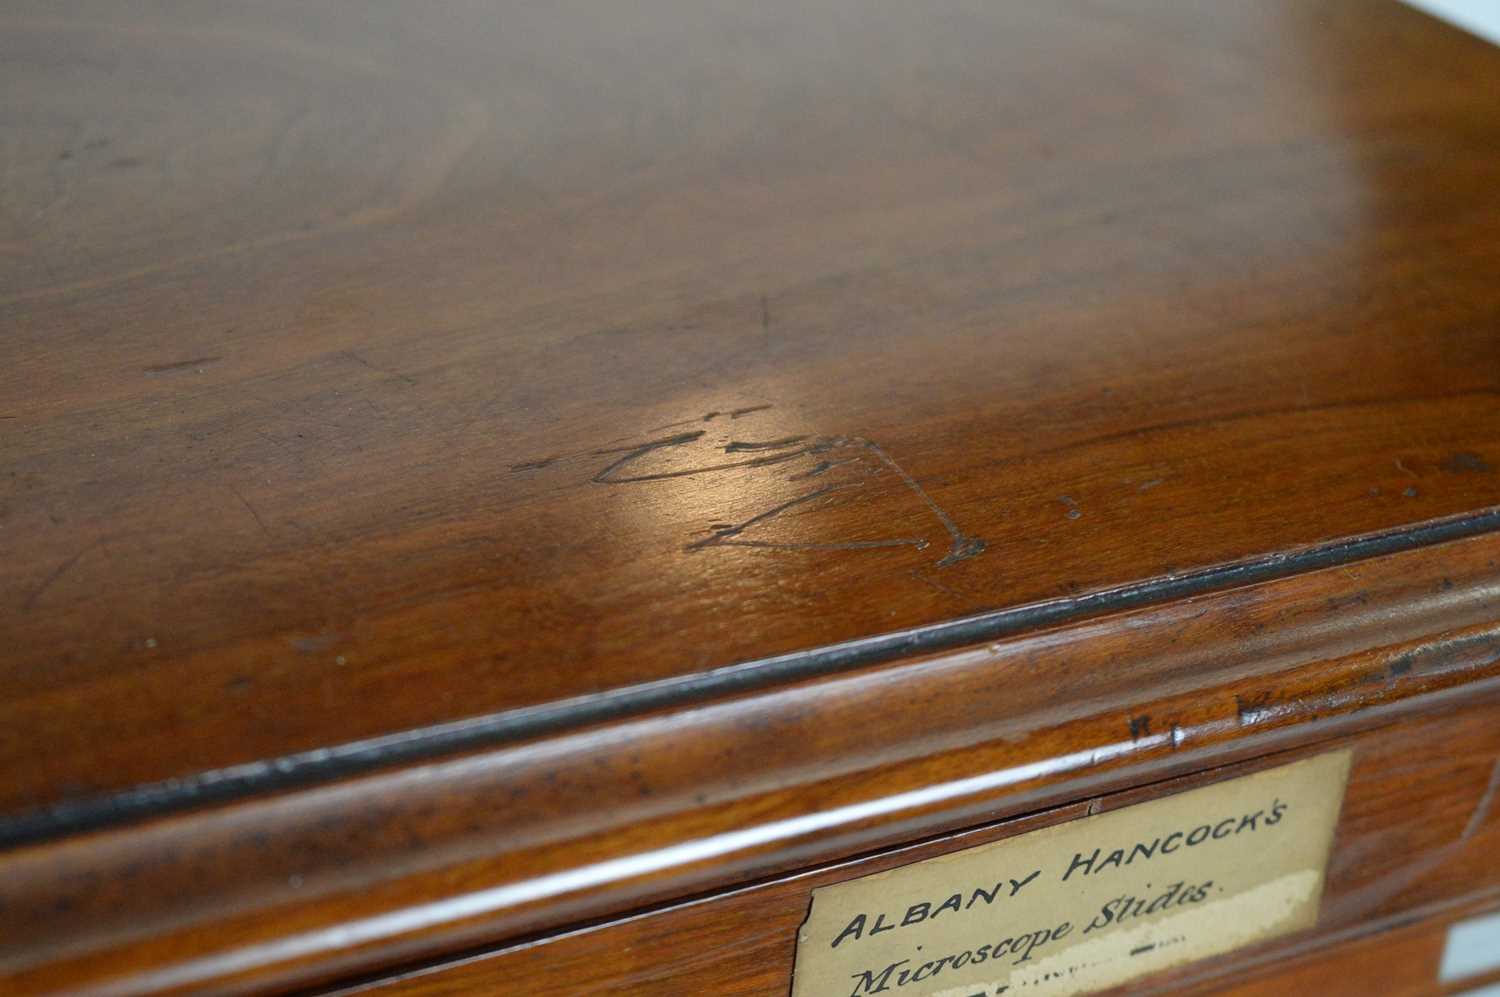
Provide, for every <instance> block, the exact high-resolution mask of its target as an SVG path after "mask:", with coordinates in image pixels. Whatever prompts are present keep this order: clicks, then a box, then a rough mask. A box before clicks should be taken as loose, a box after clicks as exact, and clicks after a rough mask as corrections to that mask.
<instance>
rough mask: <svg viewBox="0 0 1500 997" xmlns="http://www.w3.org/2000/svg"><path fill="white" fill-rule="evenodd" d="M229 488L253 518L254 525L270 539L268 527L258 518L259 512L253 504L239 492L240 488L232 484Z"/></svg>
mask: <svg viewBox="0 0 1500 997" xmlns="http://www.w3.org/2000/svg"><path fill="white" fill-rule="evenodd" d="M229 490H230V491H231V492H234V497H235V498H237V499H239V500H240V505H242V506H244V507H245V511H246V512H248V513H249V514H250V518H251V519H253V520H255V525H256V526H259V527H260V532H261V533H263V534H265V536H266V538H267V539H270V538H271V530H270V528H269V527H267V526H266V521H265V520H264V519H261V518H260V513H258V512H256V511H255V506H253V505H251V504H250V500H249V499H247V498H245V496H244V495H242V494H240V490H239V489H238V488H236V487H234V486H233V485H230V486H229Z"/></svg>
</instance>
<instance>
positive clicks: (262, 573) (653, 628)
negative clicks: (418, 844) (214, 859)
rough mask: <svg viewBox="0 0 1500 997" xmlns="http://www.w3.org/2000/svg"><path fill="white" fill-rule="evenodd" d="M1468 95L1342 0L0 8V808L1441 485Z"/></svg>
mask: <svg viewBox="0 0 1500 997" xmlns="http://www.w3.org/2000/svg"><path fill="white" fill-rule="evenodd" d="M1496 94H1500V51H1497V50H1495V49H1493V48H1491V47H1490V46H1488V45H1486V44H1485V43H1483V42H1480V41H1478V40H1476V39H1473V38H1471V37H1469V36H1467V35H1464V34H1462V33H1461V32H1459V31H1457V30H1455V29H1452V28H1449V27H1446V26H1444V25H1442V24H1440V23H1439V22H1437V21H1434V20H1432V19H1430V18H1428V17H1427V16H1425V15H1423V14H1420V13H1417V12H1415V11H1412V10H1410V9H1407V8H1404V7H1401V6H1398V5H1396V4H1394V3H1383V4H1368V3H1365V2H1362V0H1361V2H1354V0H1345V2H1323V0H1318V2H1312V0H1307V2H1301V0H1283V2H1274V3H1262V2H1244V3H1232V4H1213V5H1203V4H1198V5H1193V4H1180V3H1171V2H1158V3H1139V2H1131V3H1087V4H1085V3H1081V2H1080V3H1057V4H1045V5H1043V4H1019V3H1016V4H994V3H970V2H963V0H942V2H938V3H929V4H920V5H913V4H909V3H894V2H893V3H854V2H851V0H817V2H807V0H797V2H791V0H786V2H782V0H777V2H772V3H755V4H744V3H728V2H722V3H721V2H703V0H692V2H686V0H683V2H677V0H651V2H642V3H632V4H607V3H591V4H584V3H554V4H523V3H507V4H501V5H495V4H486V3H472V4H470V3H461V2H452V3H444V4H441V5H430V4H424V5H412V4H394V3H393V4H386V5H369V4H364V3H332V4H318V5H306V4H297V3H285V4H262V5H256V6H255V7H253V8H251V7H240V6H238V5H235V4H229V3H221V2H220V3H211V4H188V5H180V6H176V5H163V6H161V7H158V8H153V9H152V10H150V11H146V12H141V11H138V10H135V9H132V11H131V12H130V13H129V14H126V13H124V12H122V11H121V10H120V9H119V8H118V7H117V6H115V5H112V4H108V3H85V2H80V3H74V4H68V5H64V6H62V7H59V6H58V5H56V4H54V3H29V2H24V0H23V2H16V3H10V4H7V6H6V12H5V13H4V14H3V15H0V121H3V123H4V127H3V128H0V152H3V156H4V161H3V168H0V323H3V324H0V343H3V348H4V360H5V362H4V364H3V366H0V470H3V478H0V529H3V534H0V536H3V550H4V555H3V557H0V688H3V696H0V771H3V773H4V778H3V779H0V813H3V814H7V815H9V816H8V818H7V820H9V821H11V824H10V826H11V828H12V830H14V829H16V828H20V827H23V825H24V826H31V827H44V826H50V827H53V829H62V828H64V827H66V826H69V822H70V821H71V822H72V823H73V824H74V825H78V824H79V823H80V822H81V823H84V824H86V823H88V822H89V821H91V820H98V819H102V818H104V817H107V816H108V815H109V814H110V813H125V812H128V811H129V810H130V808H131V807H132V806H138V807H143V808H149V807H150V806H153V805H156V804H158V803H161V804H163V805H165V804H170V802H171V801H172V800H179V801H180V800H183V799H188V798H190V797H192V796H193V794H199V795H200V796H201V795H205V794H206V795H207V796H208V797H210V798H212V797H213V794H214V793H216V792H220V791H222V792H230V791H239V790H246V791H249V790H252V789H254V788H255V787H256V786H263V787H264V786H274V785H280V784H284V783H286V782H294V781H296V780H297V779H302V778H319V777H321V776H323V775H327V774H330V773H336V772H337V771H341V770H340V769H339V766H340V765H343V766H346V767H349V768H350V769H351V770H352V769H357V768H359V767H360V766H362V765H368V764H378V763H380V762H381V760H382V759H389V758H400V757H415V756H416V755H418V754H420V753H421V752H422V751H428V750H440V749H446V748H453V747H460V746H462V745H464V744H468V743H479V742H480V741H483V740H484V739H495V738H504V737H517V736H524V735H525V734H526V733H527V732H529V731H537V730H541V729H544V728H546V727H547V726H548V725H553V726H554V727H555V726H556V725H567V724H573V723H584V722H587V721H589V720H590V719H591V718H597V717H600V716H604V715H607V714H609V713H610V711H617V712H618V711H630V710H643V709H650V708H656V707H662V706H667V705H674V704H676V705H682V704H688V703H691V702H694V701H697V700H699V699H701V698H702V697H704V696H708V695H712V694H716V693H722V692H726V691H733V690H735V689H738V688H744V687H746V686H747V685H748V684H753V683H757V682H771V681H786V680H791V679H793V678H796V677H798V676H800V675H804V674H810V673H812V672H815V671H818V670H829V669H835V668H842V667H849V666H851V665H854V664H858V663H860V662H862V661H871V660H875V659H876V658H878V657H880V656H881V655H888V654H892V653H897V652H900V651H902V650H904V649H918V648H921V647H926V646H934V645H935V644H936V643H938V642H941V641H943V640H953V639H959V638H963V639H970V638H974V637H976V636H982V635H983V634H985V633H988V632H1000V631H1002V630H1004V629H1005V628H1012V629H1014V628H1023V627H1029V626H1041V625H1044V624H1045V623H1047V622H1048V621H1049V620H1053V619H1060V618H1062V617H1063V616H1066V615H1067V614H1070V613H1071V614H1077V613H1084V612H1103V611H1107V610H1109V609H1111V608H1117V607H1124V606H1127V605H1130V604H1132V600H1135V601H1137V602H1138V601H1140V600H1145V599H1156V598H1170V597H1172V596H1173V594H1174V593H1177V594H1180V593H1183V592H1186V591H1189V590H1190V589H1191V587H1192V586H1194V585H1201V586H1206V585H1215V584H1231V583H1233V582H1234V581H1235V580H1237V579H1239V578H1242V577H1250V576H1251V575H1254V574H1255V573H1256V572H1259V573H1261V574H1264V573H1267V572H1275V571H1292V570H1298V568H1299V566H1301V565H1303V564H1304V563H1305V564H1313V563H1318V564H1327V563H1335V562H1337V561H1338V559H1339V558H1350V557H1356V556H1360V554H1361V553H1363V552H1366V551H1370V550H1375V549H1377V548H1378V549H1386V548H1398V547H1400V546H1402V545H1411V544H1417V543H1422V542H1425V541H1427V540H1431V539H1434V538H1438V537H1441V536H1449V535H1457V534H1458V533H1462V532H1464V531H1470V532H1472V531H1475V530H1482V529H1489V528H1493V527H1494V526H1495V525H1496V524H1495V522H1494V519H1493V516H1492V514H1491V513H1489V512H1487V511H1486V510H1487V509H1488V507H1490V506H1491V505H1493V504H1495V503H1496V501H1497V496H1500V484H1497V477H1496V468H1500V394H1497V391H1500V335H1497V331H1500V326H1497V323H1500V104H1497V102H1496V99H1495V98H1496ZM1454 517H1456V518H1454ZM1433 522H1438V525H1437V526H1436V527H1433V526H1431V525H1430V524H1432V523H1433ZM1422 524H1429V525H1426V526H1424V525H1422ZM1349 538H1364V539H1363V540H1360V541H1359V542H1357V543H1355V544H1353V545H1348V544H1342V545H1341V541H1345V540H1348V539H1349ZM1299 559H1302V560H1299ZM1236 572H1241V574H1236ZM1245 573H1248V574H1245ZM953 621H962V622H960V623H958V624H956V625H949V624H953ZM945 625H948V626H945ZM861 641H863V643H861ZM850 642H853V643H850ZM730 666H737V667H730ZM1018 681H1020V679H1018ZM372 739H373V740H372ZM320 749H327V750H321V751H320ZM403 752H405V753H406V754H405V755H403ZM276 760H279V761H276ZM278 780H281V781H280V782H278ZM141 787H145V788H144V789H143V788H141ZM223 787H228V788H227V789H224V788H223ZM111 794H113V795H111ZM48 808H50V809H48ZM39 814H40V815H41V816H40V817H39V816H38V815H39ZM38 820H40V821H42V823H41V824H37V823H36V821H38ZM27 821H31V822H32V823H31V824H26V822H27ZM48 821H50V822H51V824H50V825H49V824H47V822H48ZM17 822H19V823H17Z"/></svg>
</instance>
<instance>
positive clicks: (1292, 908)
mask: <svg viewBox="0 0 1500 997" xmlns="http://www.w3.org/2000/svg"><path fill="white" fill-rule="evenodd" d="M1348 775H1349V753H1348V752H1347V751H1341V752H1336V753H1333V754H1327V755H1320V756H1318V757H1316V758H1309V759H1306V760H1304V761H1300V762H1295V763H1293V764H1291V765H1286V766H1283V767H1281V768H1276V769H1270V770H1268V771H1265V772H1257V773H1256V774H1254V775H1249V776H1244V777H1242V778H1239V779H1233V780H1230V781H1228V782H1221V783H1218V784H1215V785H1212V786H1206V787H1204V788H1202V789H1195V790H1192V791H1190V792H1186V793H1181V794H1179V795H1176V796H1169V797H1166V798H1164V799H1160V800H1152V801H1151V802H1149V803H1142V804H1139V805H1137V806H1133V807H1127V808H1125V809H1123V810H1118V811H1115V812H1113V813H1106V814H1100V815H1098V816H1095V817H1085V818H1082V819H1080V820H1075V821H1071V822H1069V823H1067V824H1061V825H1058V826H1056V827H1049V828H1045V829H1043V830H1040V831H1033V832H1031V833H1029V834H1023V835H1020V836H1018V837H1015V838H1010V839H1007V840H1005V841H996V842H993V843H991V844H988V845H980V846H978V847H975V848H970V849H966V850H965V851H961V852H955V853H953V854H951V855H944V856H941V857H939V858H934V859H928V860H926V861H923V862H917V863H914V864H913V865H909V866H905V867H903V868H900V869H892V870H890V871H889V872H882V873H878V874H876V875H873V876H866V877H864V878H863V879H855V880H851V881H849V882H847V883H838V884H836V885H833V886H825V887H822V888H821V889H817V890H814V891H813V901H812V909H811V911H810V912H809V914H808V917H807V920H806V922H804V923H803V925H802V929H801V931H800V932H799V934H798V936H797V964H796V976H795V978H794V982H793V986H792V994H793V997H864V995H866V994H888V995H890V997H997V995H999V994H1004V995H1006V997H1012V995H1014V997H1032V995H1046V997H1063V995H1066V994H1086V993H1092V992H1094V991H1096V990H1102V989H1105V988H1107V987H1112V986H1118V985H1119V984H1121V983H1124V982H1126V981H1128V980H1132V979H1134V978H1136V977H1138V976H1142V975H1145V974H1146V973H1153V972H1156V971H1157V970H1162V969H1166V968H1168V967H1170V966H1176V965H1179V964H1181V963H1185V962H1191V961H1193V960H1196V959H1203V958H1206V957H1207V956H1211V955H1216V954H1218V953H1220V952H1227V951H1229V950H1230V949H1234V948H1238V947H1240V946H1242V945H1249V944H1250V943H1252V942H1257V941H1261V940H1263V939H1266V938H1271V937H1274V936H1276V935H1281V934H1285V933H1287V932H1291V931H1296V930H1298V929H1301V928H1308V927H1311V926H1313V925H1314V924H1315V923H1316V922H1317V919H1318V901H1319V898H1320V896H1321V894H1322V890H1323V870H1324V866H1325V865H1326V864H1327V861H1328V851H1329V847H1330V845H1331V844H1332V841H1333V830H1334V825H1335V824H1336V823H1337V822H1338V815H1339V808H1340V806H1341V805H1342V803H1343V797H1344V783H1345V782H1346V780H1347V779H1348Z"/></svg>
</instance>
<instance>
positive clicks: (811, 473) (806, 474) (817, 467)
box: [786, 457, 860, 481]
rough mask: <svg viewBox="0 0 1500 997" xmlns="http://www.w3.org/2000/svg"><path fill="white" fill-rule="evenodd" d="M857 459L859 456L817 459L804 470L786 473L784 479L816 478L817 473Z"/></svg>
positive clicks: (823, 472)
mask: <svg viewBox="0 0 1500 997" xmlns="http://www.w3.org/2000/svg"><path fill="white" fill-rule="evenodd" d="M859 460H860V458H858V457H845V458H843V459H842V460H820V461H818V463H816V464H814V465H813V466H812V467H811V468H809V469H808V470H806V471H800V472H798V473H797V474H789V475H787V479H786V480H788V481H802V480H803V479H805V478H816V477H817V476H818V475H820V474H826V473H827V472H829V471H831V470H833V469H834V468H836V467H842V466H843V465H844V464H853V463H856V462H858V461H859Z"/></svg>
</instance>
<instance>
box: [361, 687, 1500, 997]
mask: <svg viewBox="0 0 1500 997" xmlns="http://www.w3.org/2000/svg"><path fill="white" fill-rule="evenodd" d="M1497 720H1500V704H1497V703H1496V702H1494V701H1491V702H1490V703H1489V704H1488V705H1485V706H1483V707H1477V708H1470V709H1467V710H1463V711H1460V712H1456V713H1455V712H1447V713H1440V714H1437V715H1433V716H1428V717H1424V718H1422V719H1421V720H1420V721H1416V722H1406V723H1403V724H1401V725H1400V726H1399V727H1393V728H1385V729H1382V730H1376V731H1371V732H1368V733H1366V734H1362V735H1359V736H1357V737H1353V738H1345V739H1339V740H1335V741H1330V742H1325V743H1324V744H1322V745H1319V746H1318V748H1317V749H1316V750H1332V749H1333V748H1337V747H1353V748H1354V750H1355V756H1354V758H1355V761H1354V768H1353V770H1352V772H1351V774H1350V782H1349V787H1348V790H1347V795H1346V797H1345V803H1344V813H1343V816H1342V818H1341V820H1340V823H1339V830H1338V833H1337V836H1336V839H1335V843H1334V849H1333V853H1332V859H1331V861H1330V865H1329V868H1328V878H1327V881H1326V885H1325V887H1324V899H1323V909H1322V915H1321V918H1320V921H1319V924H1318V926H1317V928H1315V929H1313V930H1311V931H1305V932H1301V933H1299V934H1296V935H1292V936H1288V937H1285V938H1281V939H1276V940H1273V941H1269V942H1263V943H1260V944H1259V945H1256V946H1253V947H1251V948H1247V949H1241V950H1239V951H1236V952H1231V953H1226V954H1224V955H1222V956H1218V957H1214V958H1211V959H1207V960H1204V961H1201V962H1198V963H1194V964H1191V965H1189V966H1187V967H1184V968H1182V969H1178V970H1171V971H1167V972H1165V973H1159V974H1156V975H1154V976H1152V977H1148V978H1146V979H1143V980H1138V981H1135V982H1133V983H1131V984H1129V985H1127V986H1124V987H1120V988H1113V989H1110V990H1108V991H1105V992H1107V993H1109V994H1111V995H1123V994H1131V995H1136V994H1205V995H1206V994H1220V993H1223V994H1246V995H1249V994H1260V993H1264V994H1273V993H1279V994H1292V995H1298V997H1301V995H1308V994H1319V993H1321V994H1327V995H1329V997H1365V995H1372V994H1381V995H1386V994H1412V995H1416V994H1425V995H1436V994H1440V993H1443V992H1445V991H1444V988H1443V987H1442V986H1440V985H1439V983H1438V978H1437V962H1438V955H1439V953H1440V952H1441V934H1440V929H1439V928H1438V926H1439V925H1445V922H1446V921H1447V920H1448V919H1449V918H1450V917H1452V916H1453V912H1455V911H1467V912H1472V911H1473V910H1474V909H1476V908H1481V909H1482V908H1485V907H1493V906H1495V905H1496V904H1500V867H1497V865H1496V863H1495V862H1494V854H1495V849H1496V847H1497V846H1500V819H1497V816H1496V813H1495V797H1496V793H1495V784H1496V783H1497V781H1500V777H1497V775H1500V737H1497V726H1496V721H1497ZM1303 753H1305V752H1303ZM1278 760H1279V761H1285V760H1286V758H1285V757H1281V758H1273V759H1267V760H1263V761H1262V762H1260V763H1258V765H1259V766H1262V767H1263V766H1264V765H1267V764H1270V763H1272V762H1274V761H1278ZM1241 771H1242V770H1241V769H1239V768H1231V769H1227V770H1218V771H1214V772H1210V773H1202V774H1199V775H1197V776H1194V777H1192V778H1189V779H1185V780H1177V781H1173V782H1168V783H1164V784H1161V785H1157V786H1153V787H1151V788H1150V789H1148V790H1137V791H1130V792H1125V793H1120V794H1115V795H1110V796H1103V797H1099V798H1096V799H1094V800H1091V801H1088V802H1087V803H1080V804H1075V805H1074V806H1072V807H1068V808H1063V809H1062V810H1060V811H1054V812H1049V813H1047V814H1045V815H1041V816H1039V817H1036V818H1032V819H1028V820H1021V821H1015V822H1010V823H1007V824H1005V825H1001V826H999V827H996V828H993V829H988V830H983V831H977V832H971V833H968V834H964V835H958V836H954V837H945V838H944V839H942V840H940V841H935V842H931V843H926V844H923V845H920V846H916V847H912V848H907V849H901V850H898V851H896V852H894V853H891V854H886V855H882V856H880V857H877V858H872V859H867V860H862V861H856V862H851V863H847V864H842V865H839V866H837V867H834V868H830V869H826V870H819V871H816V872H812V873H809V874H806V875H802V876H797V877H792V878H788V879H784V880H778V881H776V882H772V883H768V884H764V885H758V886H755V887H751V888H749V889H745V890H741V891H737V892H734V893H731V894H729V895H726V896H723V897H717V898H712V899H709V900H705V901H701V902H694V903H687V904H682V905H678V906H673V907H670V908H668V909H664V910H660V911H656V912H652V913H649V914H645V915H642V916H640V917H637V918H632V919H629V920H625V921H621V922H617V923H613V924H609V925H605V926H602V927H598V928H591V929H584V930H581V931H577V932H572V933H568V934H566V935H562V936H560V937H557V938H555V939H551V940H546V941H540V942H536V943H531V944H524V945H519V946H516V947H514V948H511V949H508V950H506V951H502V952H498V953H495V954H493V955H488V956H475V957H472V958H470V959H467V960H464V961H462V962H460V963H458V964H456V965H454V966H451V967H446V968H437V969H434V970H432V971H428V972H414V973H411V974H408V975H400V976H395V977H393V978H391V979H389V980H387V981H384V982H382V983H378V984H373V985H370V986H368V987H363V986H361V987H355V988H351V991H345V992H359V993H372V994H379V995H382V997H383V995H387V994H389V995H392V997H395V995H398V994H399V995H403V997H404V995H411V997H440V995H458V994H505V993H512V992H524V993H526V994H530V995H536V997H571V995H576V994H580V993H594V992H599V993H611V994H621V995H626V994H628V995H632V997H635V995H639V997H696V995H700V994H714V995H725V997H728V995H735V997H780V995H784V994H786V993H788V992H790V988H791V972H792V964H793V952H794V946H795V944H796V936H797V930H798V927H799V926H800V925H801V923H802V921H803V919H804V918H805V917H806V916H807V910H808V905H809V902H810V891H811V890H812V889H814V888H816V887H819V886H825V885H828V884H830V883H835V882H840V881H843V880H847V879H853V878H857V877H859V876H863V875H868V874H870V873H873V872H879V871H882V870H885V869H890V868H895V867H897V866H899V865H902V864H905V863H908V862H912V861H916V860H920V859H923V858H930V857H932V856H935V855H939V854H945V853H948V852H951V851H953V850H955V849H958V848H963V847H969V846H973V845H976V844H980V843H983V842H985V841H990V840H995V839H997V838H1002V837H1008V836H1011V835H1014V834H1019V833H1024V832H1025V831H1029V830H1032V829H1034V828H1036V827H1038V826H1043V825H1047V824H1053V823H1057V822H1060V821H1063V820H1069V819H1074V818H1076V817H1078V816H1081V815H1082V814H1083V813H1085V812H1089V813H1100V812H1108V811H1109V810H1111V809H1114V808H1117V807H1121V806H1127V805H1129V804H1131V803H1133V802H1139V801H1140V800H1141V799H1143V798H1148V797H1156V796H1160V795H1163V794H1165V793H1168V792H1175V791H1182V790H1184V789H1187V788H1191V787H1193V786H1195V785H1199V784H1201V783H1202V782H1204V781H1206V780H1208V779H1221V778H1228V777H1232V776H1233V775H1235V774H1238V773H1239V772H1241ZM1445 915H1446V916H1445ZM1417 921H1420V922H1421V923H1422V924H1423V930H1421V931H1419V932H1406V933H1402V932H1397V933H1395V934H1394V935H1393V936H1392V935H1390V934H1386V931H1388V929H1391V928H1394V927H1398V926H1402V925H1410V924H1412V923H1413V922H1417ZM1370 935H1373V936H1375V939H1374V940H1373V943H1372V942H1365V941H1362V936H1370ZM1351 942H1352V943H1353V944H1350V943H1351ZM1393 942H1395V943H1398V944H1392V943H1393ZM1434 942H1436V945H1434ZM1341 948H1343V949H1346V950H1347V951H1346V952H1344V953H1343V954H1342V956H1341V953H1340V951H1339V950H1340V949H1341ZM1314 981H1321V986H1320V987H1318V988H1316V989H1315V988H1314V987H1313V983H1314ZM1278 988H1279V989H1278Z"/></svg>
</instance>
